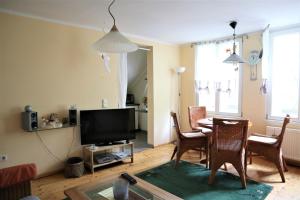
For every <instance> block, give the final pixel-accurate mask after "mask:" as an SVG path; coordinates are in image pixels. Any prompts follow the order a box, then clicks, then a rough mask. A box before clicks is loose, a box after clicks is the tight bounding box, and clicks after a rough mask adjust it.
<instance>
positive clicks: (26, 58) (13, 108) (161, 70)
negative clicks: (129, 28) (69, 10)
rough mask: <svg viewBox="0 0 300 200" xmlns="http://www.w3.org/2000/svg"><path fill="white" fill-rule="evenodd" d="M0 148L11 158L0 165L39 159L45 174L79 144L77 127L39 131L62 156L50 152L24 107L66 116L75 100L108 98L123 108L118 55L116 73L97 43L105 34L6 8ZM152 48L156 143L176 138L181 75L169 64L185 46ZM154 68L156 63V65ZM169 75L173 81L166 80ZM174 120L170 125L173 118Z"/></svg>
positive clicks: (86, 103)
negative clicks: (174, 91) (24, 123)
mask: <svg viewBox="0 0 300 200" xmlns="http://www.w3.org/2000/svg"><path fill="white" fill-rule="evenodd" d="M0 26H1V29H0V78H1V79H0V154H7V155H8V160H7V161H4V162H0V168H3V167H7V166H12V165H16V164H20V163H28V162H34V163H36V164H37V166H38V171H39V174H40V175H41V174H45V173H49V172H52V171H56V170H58V169H61V168H62V167H63V162H62V161H60V160H64V159H65V158H66V155H67V153H68V150H69V147H70V145H71V142H72V135H73V129H72V128H67V129H59V130H51V131H44V132H39V135H40V136H41V138H42V140H43V142H44V143H45V144H46V145H47V146H48V147H49V149H51V151H53V153H54V154H55V156H56V157H58V158H59V159H60V160H57V159H56V158H54V157H53V156H52V155H50V154H49V152H47V150H46V148H45V147H44V145H43V143H42V141H40V139H39V138H38V136H37V135H36V133H27V132H24V131H23V130H22V129H21V120H20V113H21V111H22V110H23V107H24V106H25V105H27V104H30V105H32V106H33V109H34V110H35V111H38V114H39V117H41V116H43V115H47V114H50V113H59V114H60V116H66V115H67V109H68V108H69V106H70V105H72V104H76V105H77V107H78V109H99V108H100V106H101V99H102V98H105V99H107V100H108V104H109V107H110V108H113V107H117V99H118V90H119V87H118V81H117V80H118V79H117V78H118V76H117V75H118V71H117V65H118V64H119V59H118V56H114V55H111V66H112V71H111V73H106V72H105V70H104V67H103V64H102V62H101V61H100V60H99V57H98V56H97V54H96V53H95V52H94V51H93V50H92V49H91V47H90V45H91V44H92V43H93V42H94V41H96V40H97V39H98V38H99V37H100V36H101V35H102V34H101V33H99V32H96V31H94V30H87V29H82V28H76V27H71V26H65V25H60V24H54V23H50V22H45V21H40V20H35V19H31V18H26V17H20V16H14V15H8V14H3V13H0ZM134 41H135V42H137V43H139V44H142V45H147V46H151V48H153V51H152V52H150V53H148V54H149V57H152V56H153V60H148V63H149V64H153V66H148V84H149V92H150V94H151V96H149V104H150V105H151V106H150V108H149V110H150V113H149V117H148V118H149V128H148V129H149V135H148V137H149V141H150V143H152V144H154V145H155V146H156V145H159V144H162V143H166V142H169V141H170V126H168V127H166V123H169V120H170V118H169V112H170V108H171V107H172V106H171V105H170V104H171V103H172V102H170V100H169V99H170V96H169V95H170V94H171V92H170V90H171V84H168V83H167V82H171V81H172V80H173V79H175V78H176V77H175V76H174V75H173V74H171V73H170V72H169V70H170V68H173V67H176V66H178V65H179V59H180V58H179V47H178V46H173V45H166V44H160V43H158V42H149V41H144V40H134ZM149 68H150V69H149ZM164 80H165V81H166V84H162V83H164ZM169 124H170V123H169ZM75 136H76V138H75V142H74V145H73V147H72V149H71V155H77V154H80V149H81V146H80V140H79V128H76V129H75Z"/></svg>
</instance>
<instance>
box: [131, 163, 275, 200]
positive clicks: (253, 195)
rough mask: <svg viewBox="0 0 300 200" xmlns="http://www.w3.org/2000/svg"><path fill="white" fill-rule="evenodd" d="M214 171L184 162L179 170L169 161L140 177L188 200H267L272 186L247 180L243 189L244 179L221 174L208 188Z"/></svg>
mask: <svg viewBox="0 0 300 200" xmlns="http://www.w3.org/2000/svg"><path fill="white" fill-rule="evenodd" d="M209 175H210V170H208V169H206V168H205V167H202V166H200V165H197V164H193V163H189V162H185V161H180V164H179V165H178V167H177V168H176V169H175V168H174V162H173V161H171V162H168V163H166V164H163V165H160V166H158V167H155V168H153V169H149V170H147V171H144V172H141V173H139V174H136V176H137V177H139V178H141V179H143V180H145V181H147V182H149V183H151V184H153V185H156V186H157V187H159V188H162V189H164V190H166V191H168V192H170V193H172V194H174V195H176V196H178V197H180V198H182V199H186V200H201V199H204V200H244V199H245V200H254V199H255V200H257V199H265V198H266V197H267V195H268V194H269V193H270V192H271V190H272V186H270V185H266V184H264V183H258V182H256V181H253V180H247V189H242V186H241V182H240V178H239V177H237V176H235V175H232V174H230V173H226V172H221V171H219V172H218V173H217V175H216V178H215V182H214V184H213V185H208V177H209Z"/></svg>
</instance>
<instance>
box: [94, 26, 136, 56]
mask: <svg viewBox="0 0 300 200" xmlns="http://www.w3.org/2000/svg"><path fill="white" fill-rule="evenodd" d="M92 47H93V48H94V49H95V50H96V51H98V52H101V53H128V52H133V51H136V50H137V49H138V46H137V45H136V44H134V43H132V42H130V41H129V40H128V39H127V38H126V37H125V36H123V35H122V34H121V33H120V32H119V31H118V29H117V27H116V26H115V25H114V26H113V28H112V29H111V30H110V32H109V33H107V34H106V35H105V36H103V37H102V38H100V39H99V40H97V41H96V42H95V43H94V44H93V46H92Z"/></svg>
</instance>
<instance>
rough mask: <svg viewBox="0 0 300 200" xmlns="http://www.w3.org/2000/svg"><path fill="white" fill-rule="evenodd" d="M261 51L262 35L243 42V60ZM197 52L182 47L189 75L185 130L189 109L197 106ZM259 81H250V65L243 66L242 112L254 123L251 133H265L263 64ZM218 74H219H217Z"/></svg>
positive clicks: (185, 85)
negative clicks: (252, 53)
mask: <svg viewBox="0 0 300 200" xmlns="http://www.w3.org/2000/svg"><path fill="white" fill-rule="evenodd" d="M260 49H261V34H260V33H254V34H251V35H249V36H248V39H247V38H244V42H243V58H244V59H245V60H247V58H248V57H249V53H250V51H252V50H260ZM194 54H195V52H194V48H191V47H190V44H186V45H182V46H181V64H182V65H184V66H187V68H188V69H187V73H184V74H183V78H182V90H183V95H182V96H183V98H182V102H181V106H182V108H181V110H182V114H183V117H182V121H181V123H182V125H183V127H184V128H189V123H188V114H187V107H188V106H189V105H195V104H196V99H195V98H196V97H195V93H194V81H193V80H194V74H195V55H194ZM257 67H258V75H257V76H258V80H256V81H250V67H249V65H248V64H246V63H245V64H243V66H242V70H243V83H242V88H243V91H242V112H243V117H245V118H248V119H250V120H251V121H252V122H253V127H252V128H251V131H257V132H261V133H264V132H265V126H266V119H265V116H266V106H265V98H266V96H263V95H261V94H260V93H259V88H260V84H261V64H258V66H257ZM216 73H217V72H216Z"/></svg>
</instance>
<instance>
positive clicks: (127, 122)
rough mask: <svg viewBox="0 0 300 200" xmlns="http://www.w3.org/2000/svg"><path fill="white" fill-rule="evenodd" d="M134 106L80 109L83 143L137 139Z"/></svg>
mask: <svg viewBox="0 0 300 200" xmlns="http://www.w3.org/2000/svg"><path fill="white" fill-rule="evenodd" d="M134 129H135V110H134V108H123V109H104V110H82V111H80V132H81V144H108V143H112V142H115V141H121V140H126V141H127V142H128V141H129V140H130V139H135V132H134Z"/></svg>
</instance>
